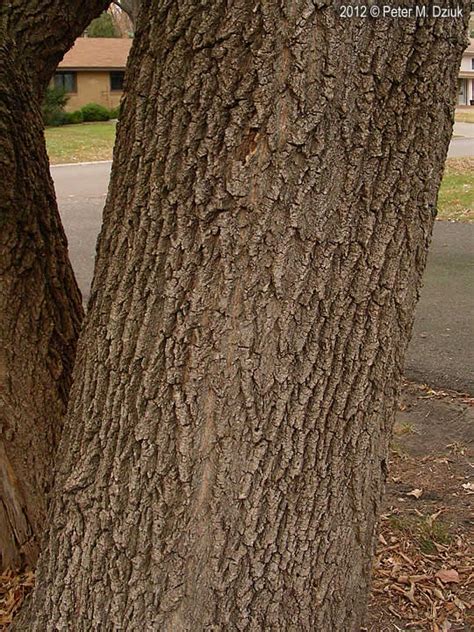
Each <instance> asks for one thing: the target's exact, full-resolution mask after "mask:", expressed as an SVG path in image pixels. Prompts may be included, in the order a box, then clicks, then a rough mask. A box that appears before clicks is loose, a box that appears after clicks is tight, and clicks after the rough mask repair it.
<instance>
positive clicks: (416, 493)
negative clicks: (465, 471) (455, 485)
mask: <svg viewBox="0 0 474 632" xmlns="http://www.w3.org/2000/svg"><path fill="white" fill-rule="evenodd" d="M463 487H464V485H463ZM422 494H423V490H422V489H412V490H411V492H407V496H414V497H415V498H420V497H421V495H422Z"/></svg>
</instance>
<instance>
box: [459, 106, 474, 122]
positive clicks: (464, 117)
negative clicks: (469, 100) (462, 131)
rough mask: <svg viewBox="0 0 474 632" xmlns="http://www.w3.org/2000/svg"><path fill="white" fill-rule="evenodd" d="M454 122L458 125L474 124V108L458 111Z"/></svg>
mask: <svg viewBox="0 0 474 632" xmlns="http://www.w3.org/2000/svg"><path fill="white" fill-rule="evenodd" d="M454 120H455V121H457V122H458V123H474V107H471V108H469V109H467V108H466V109H462V110H460V109H459V108H458V109H457V110H456V114H455V116H454Z"/></svg>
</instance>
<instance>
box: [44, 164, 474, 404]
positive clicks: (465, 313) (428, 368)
mask: <svg viewBox="0 0 474 632" xmlns="http://www.w3.org/2000/svg"><path fill="white" fill-rule="evenodd" d="M51 171H52V175H53V178H54V181H55V184H56V191H57V195H58V200H59V207H60V210H61V217H62V219H63V223H64V227H65V230H66V233H67V235H68V239H69V250H70V256H71V261H72V264H73V267H74V269H75V271H76V276H77V279H78V282H79V286H80V287H81V290H82V293H83V296H84V300H85V301H87V299H88V297H89V284H90V280H91V278H92V273H93V269H94V256H95V243H96V239H97V234H98V232H99V229H100V223H101V216H102V207H103V205H104V202H105V195H106V189H107V183H108V179H109V174H110V163H102V164H95V165H76V166H69V167H66V166H63V167H61V166H58V167H53V168H52V169H51ZM473 280H474V225H466V224H454V223H449V222H437V223H436V225H435V231H434V238H433V244H432V248H431V251H430V255H429V259H428V266H427V270H426V273H425V278H424V287H423V290H422V293H421V299H420V303H419V305H418V309H417V314H416V321H415V328H414V333H413V338H412V342H411V345H410V347H409V351H408V357H407V363H406V374H407V376H408V377H409V378H410V379H414V380H417V381H421V382H426V383H428V384H430V385H433V386H437V387H439V388H452V389H456V390H461V391H468V392H470V393H472V394H474V375H473V369H474V354H473V341H474V284H473Z"/></svg>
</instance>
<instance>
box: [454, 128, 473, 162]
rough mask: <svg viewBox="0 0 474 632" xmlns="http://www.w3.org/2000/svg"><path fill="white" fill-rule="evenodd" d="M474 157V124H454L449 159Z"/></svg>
mask: <svg viewBox="0 0 474 632" xmlns="http://www.w3.org/2000/svg"><path fill="white" fill-rule="evenodd" d="M467 156H474V123H454V130H453V138H452V140H451V143H450V145H449V150H448V158H464V157H467Z"/></svg>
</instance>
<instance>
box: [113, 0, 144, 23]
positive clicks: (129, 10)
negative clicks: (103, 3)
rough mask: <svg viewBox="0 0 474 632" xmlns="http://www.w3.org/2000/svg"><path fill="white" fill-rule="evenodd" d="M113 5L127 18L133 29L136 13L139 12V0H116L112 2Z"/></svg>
mask: <svg viewBox="0 0 474 632" xmlns="http://www.w3.org/2000/svg"><path fill="white" fill-rule="evenodd" d="M113 5H114V6H115V7H117V8H118V9H119V10H120V11H121V12H122V13H125V14H126V15H127V16H128V18H129V20H130V22H131V24H132V26H133V27H134V26H135V24H136V23H137V19H138V13H139V11H140V0H116V1H114V2H113ZM112 10H113V8H112Z"/></svg>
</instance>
